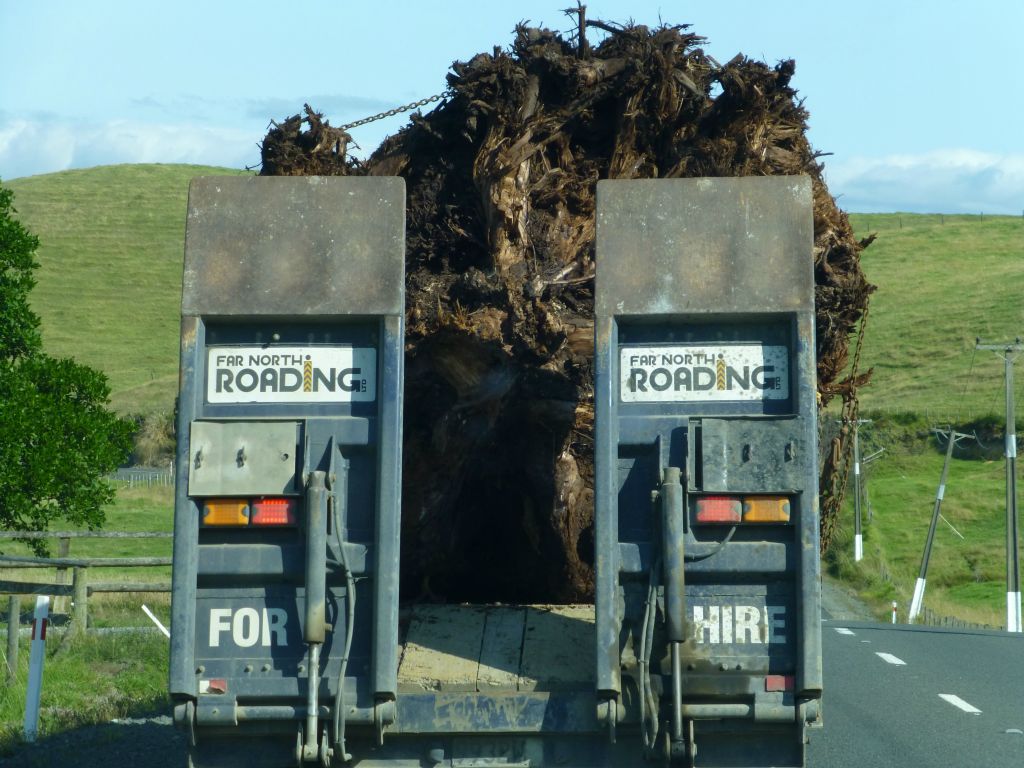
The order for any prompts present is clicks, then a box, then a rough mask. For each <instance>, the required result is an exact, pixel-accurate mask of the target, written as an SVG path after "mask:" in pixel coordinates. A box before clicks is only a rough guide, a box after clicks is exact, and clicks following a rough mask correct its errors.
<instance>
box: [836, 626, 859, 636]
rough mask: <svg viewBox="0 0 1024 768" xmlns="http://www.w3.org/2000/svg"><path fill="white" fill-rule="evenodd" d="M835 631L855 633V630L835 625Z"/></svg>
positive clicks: (844, 633) (843, 633)
mask: <svg viewBox="0 0 1024 768" xmlns="http://www.w3.org/2000/svg"><path fill="white" fill-rule="evenodd" d="M836 632H838V633H839V634H840V635H854V634H856V632H854V631H853V630H852V629H847V628H846V627H836Z"/></svg>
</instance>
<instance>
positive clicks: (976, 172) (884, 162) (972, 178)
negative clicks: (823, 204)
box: [825, 149, 1024, 215]
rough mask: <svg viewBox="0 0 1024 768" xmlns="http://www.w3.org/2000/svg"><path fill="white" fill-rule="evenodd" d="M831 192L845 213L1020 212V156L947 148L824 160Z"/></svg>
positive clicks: (1023, 205) (1023, 166) (1023, 183)
mask: <svg viewBox="0 0 1024 768" xmlns="http://www.w3.org/2000/svg"><path fill="white" fill-rule="evenodd" d="M825 176H826V179H827V181H828V187H829V191H830V192H831V193H832V194H833V195H835V196H836V197H837V198H838V201H839V206H840V207H841V208H844V209H845V210H848V211H861V212H869V211H879V212H885V211H908V212H914V213H991V214H1011V215H1016V214H1020V213H1021V211H1022V210H1024V154H993V153H988V152H979V151H976V150H971V149H948V150H937V151H933V152H926V153H922V154H916V155H908V154H904V155H888V156H885V157H853V158H850V159H848V160H842V161H838V162H832V163H829V162H826V166H825Z"/></svg>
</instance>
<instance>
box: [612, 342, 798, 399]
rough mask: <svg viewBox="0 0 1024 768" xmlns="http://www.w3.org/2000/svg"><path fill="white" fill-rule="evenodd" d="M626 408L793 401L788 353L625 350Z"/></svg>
mask: <svg viewBox="0 0 1024 768" xmlns="http://www.w3.org/2000/svg"><path fill="white" fill-rule="evenodd" d="M619 353H620V355H619V382H620V386H619V393H620V396H621V398H622V402H624V403H655V402H677V403H678V402H709V401H715V402H721V401H736V400H787V399H789V352H788V350H787V349H786V347H783V346H768V345H762V344H721V345H718V344H672V345H664V346H635V347H634V346H624V347H621V348H620V350H619Z"/></svg>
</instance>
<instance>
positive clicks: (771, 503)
mask: <svg viewBox="0 0 1024 768" xmlns="http://www.w3.org/2000/svg"><path fill="white" fill-rule="evenodd" d="M696 507H697V509H696V513H697V514H696V520H697V522H698V523H726V524H736V523H788V522H789V520H790V514H791V513H790V503H789V499H788V498H787V497H785V496H700V497H698V498H697V504H696Z"/></svg>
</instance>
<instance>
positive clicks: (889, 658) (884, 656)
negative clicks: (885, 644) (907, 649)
mask: <svg viewBox="0 0 1024 768" xmlns="http://www.w3.org/2000/svg"><path fill="white" fill-rule="evenodd" d="M875 655H876V656H877V657H878V658H880V659H881V660H882V661H886V662H888V663H890V664H894V665H895V666H897V667H905V666H906V665H907V662H905V661H904V660H903V659H901V658H899V657H898V656H893V655H892V654H891V653H882V652H881V651H875Z"/></svg>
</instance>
